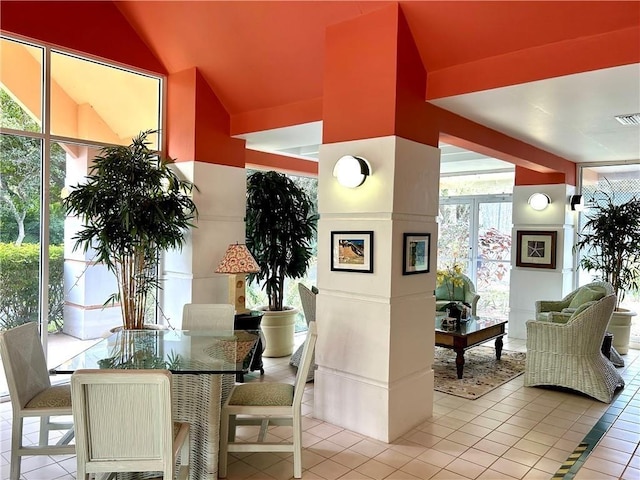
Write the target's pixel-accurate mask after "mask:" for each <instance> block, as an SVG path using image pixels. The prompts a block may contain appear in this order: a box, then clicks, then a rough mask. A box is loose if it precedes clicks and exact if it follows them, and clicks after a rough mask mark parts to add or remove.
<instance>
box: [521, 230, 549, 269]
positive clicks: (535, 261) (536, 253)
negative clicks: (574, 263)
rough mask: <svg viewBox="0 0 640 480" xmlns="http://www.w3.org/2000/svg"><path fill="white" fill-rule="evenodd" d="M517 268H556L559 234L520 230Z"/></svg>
mask: <svg viewBox="0 0 640 480" xmlns="http://www.w3.org/2000/svg"><path fill="white" fill-rule="evenodd" d="M516 234H517V237H518V238H517V247H516V248H517V251H516V266H518V267H534V268H549V269H554V268H556V240H557V236H558V232H538V231H531V230H518V232H516Z"/></svg>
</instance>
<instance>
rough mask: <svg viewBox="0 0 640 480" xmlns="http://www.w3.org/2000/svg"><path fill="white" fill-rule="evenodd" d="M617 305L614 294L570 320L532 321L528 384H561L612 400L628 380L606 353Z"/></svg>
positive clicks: (531, 385)
mask: <svg viewBox="0 0 640 480" xmlns="http://www.w3.org/2000/svg"><path fill="white" fill-rule="evenodd" d="M615 304H616V296H615V295H613V294H611V295H607V296H606V297H604V298H602V299H600V300H598V301H596V302H593V303H592V304H590V305H589V306H587V307H585V308H584V309H581V310H580V311H579V312H576V313H575V314H573V315H572V316H571V317H570V318H569V319H568V321H567V322H566V323H553V322H547V321H538V320H529V321H528V322H527V358H526V363H525V370H524V385H525V386H526V387H533V386H557V387H565V388H570V389H572V390H576V391H578V392H582V393H584V394H586V395H589V396H590V397H593V398H595V399H597V400H600V401H601V402H605V403H611V400H612V398H613V394H614V392H615V391H616V390H617V389H618V388H620V387H624V381H623V380H622V377H621V376H620V375H619V374H618V372H617V371H616V369H615V367H614V366H613V364H612V363H611V362H610V361H609V360H608V359H607V358H606V357H605V356H604V355H603V354H602V351H601V345H602V340H603V338H604V334H605V330H606V328H607V324H608V323H609V319H610V318H611V314H612V313H613V309H614V307H615Z"/></svg>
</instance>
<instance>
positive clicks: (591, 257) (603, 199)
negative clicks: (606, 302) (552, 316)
mask: <svg viewBox="0 0 640 480" xmlns="http://www.w3.org/2000/svg"><path fill="white" fill-rule="evenodd" d="M588 209H589V210H588V212H587V213H586V217H587V222H586V223H585V225H584V227H583V229H582V232H581V233H579V234H578V242H577V243H576V245H575V247H574V252H579V251H584V256H583V257H582V258H581V259H580V266H581V267H582V268H583V269H585V270H588V271H592V272H595V273H596V274H597V276H598V279H599V280H601V281H605V282H609V283H610V284H611V285H613V288H614V291H615V293H616V295H617V297H618V301H617V303H616V310H615V311H614V313H613V316H612V317H611V321H610V322H609V326H608V327H607V330H608V331H609V332H611V333H612V334H613V346H614V347H615V348H616V350H617V351H618V352H619V353H621V354H625V353H627V351H628V350H629V336H630V330H631V318H632V317H633V316H634V315H635V312H631V311H629V310H627V309H622V308H620V302H621V301H622V300H623V299H624V296H625V293H626V292H629V291H631V290H635V291H637V290H638V288H639V287H640V199H638V198H637V197H635V196H634V197H633V198H631V199H630V200H629V201H627V202H624V203H616V202H615V198H614V195H613V194H610V193H607V192H604V191H602V190H598V191H596V193H595V195H594V198H593V200H592V202H591V203H590V204H589V205H588Z"/></svg>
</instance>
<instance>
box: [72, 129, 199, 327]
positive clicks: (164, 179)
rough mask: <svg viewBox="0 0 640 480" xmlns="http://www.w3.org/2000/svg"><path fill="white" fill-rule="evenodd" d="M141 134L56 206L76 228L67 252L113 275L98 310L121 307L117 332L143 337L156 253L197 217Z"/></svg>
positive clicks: (109, 154)
mask: <svg viewBox="0 0 640 480" xmlns="http://www.w3.org/2000/svg"><path fill="white" fill-rule="evenodd" d="M155 133H157V131H155V130H147V131H144V132H141V133H140V134H139V135H138V136H137V137H135V138H134V139H133V140H132V143H131V145H129V146H113V147H105V148H102V149H101V151H100V154H99V155H98V156H96V158H95V159H94V163H93V165H92V166H91V168H90V169H89V175H88V176H87V179H86V182H85V183H83V184H80V185H76V186H75V187H72V188H71V192H70V193H69V194H68V196H67V197H66V198H64V199H63V205H64V207H65V210H66V212H67V214H69V215H76V216H78V217H79V219H80V220H81V221H82V227H81V228H80V229H79V230H78V231H77V232H76V233H75V236H74V237H73V238H72V239H73V240H75V241H76V242H75V244H74V247H73V248H74V249H77V248H82V249H83V251H84V252H85V253H86V252H87V251H89V250H90V249H92V250H93V251H95V261H97V262H101V263H103V264H104V265H106V267H107V268H108V269H109V271H111V272H113V273H114V274H115V276H116V279H117V284H118V291H117V292H116V293H113V294H112V295H111V296H110V297H109V298H108V299H107V300H106V302H105V304H108V303H112V302H116V303H119V304H120V308H121V312H122V322H123V328H124V329H127V330H129V329H142V328H144V324H145V321H144V320H145V309H146V306H147V297H148V295H149V294H150V293H151V294H152V292H153V291H154V290H155V289H156V288H157V287H158V286H159V283H158V278H157V274H156V272H157V266H158V262H159V258H160V253H161V252H162V251H164V250H167V249H171V248H181V247H182V245H183V244H184V242H185V234H186V232H187V229H188V228H189V227H192V226H193V225H192V224H191V220H192V219H193V218H194V217H195V216H196V215H197V209H196V205H195V203H194V202H193V200H192V199H191V196H190V193H191V192H192V190H193V188H195V186H194V185H193V184H192V183H191V182H189V181H187V180H182V179H180V178H179V177H178V176H177V174H176V173H175V172H174V171H173V170H172V168H171V164H172V163H174V160H172V159H170V158H163V157H161V156H160V155H159V154H158V152H156V151H154V150H151V149H150V148H149V144H150V142H149V141H148V140H147V137H148V136H149V135H152V134H155Z"/></svg>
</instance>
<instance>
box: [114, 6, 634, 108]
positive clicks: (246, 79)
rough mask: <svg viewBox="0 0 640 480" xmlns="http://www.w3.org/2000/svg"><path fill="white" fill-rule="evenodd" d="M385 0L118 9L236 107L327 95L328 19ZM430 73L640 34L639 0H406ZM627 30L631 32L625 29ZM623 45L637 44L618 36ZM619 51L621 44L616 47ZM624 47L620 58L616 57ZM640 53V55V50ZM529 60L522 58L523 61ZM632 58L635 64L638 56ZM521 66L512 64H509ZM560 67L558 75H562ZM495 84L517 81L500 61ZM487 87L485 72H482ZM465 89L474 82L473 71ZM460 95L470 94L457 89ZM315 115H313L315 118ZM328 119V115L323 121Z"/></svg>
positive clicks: (583, 63)
mask: <svg viewBox="0 0 640 480" xmlns="http://www.w3.org/2000/svg"><path fill="white" fill-rule="evenodd" d="M390 3H395V2H386V1H347V2H341V1H226V2H224V1H195V2H171V1H160V2H154V1H123V2H116V5H117V7H118V9H119V10H120V11H121V12H122V13H123V15H124V16H125V17H126V18H127V20H128V21H129V23H130V24H131V25H132V26H133V27H134V29H135V30H136V31H137V32H138V33H139V35H140V36H141V38H142V39H143V41H144V42H145V43H146V44H147V45H148V46H149V47H150V49H151V51H152V52H154V54H155V55H156V56H157V57H158V58H159V59H160V61H161V62H162V63H163V64H164V66H165V67H166V69H167V71H168V72H170V73H173V72H179V71H181V70H184V69H187V68H192V67H193V66H196V67H197V68H198V69H199V70H200V71H201V73H202V75H203V76H204V78H205V79H206V81H207V82H208V83H209V84H210V85H211V87H212V88H213V90H214V91H215V92H216V94H217V95H218V97H219V98H220V100H221V102H222V103H223V105H224V106H225V107H226V109H227V110H228V112H229V113H230V114H232V115H234V114H239V113H246V112H252V111H256V110H260V109H267V108H275V107H278V106H282V105H288V104H295V103H298V102H309V101H313V100H314V99H317V98H320V97H321V96H322V87H323V61H324V58H323V52H324V40H325V30H326V28H327V26H329V25H332V24H335V23H339V22H342V21H345V20H348V19H352V18H354V17H356V16H358V15H362V14H366V13H368V12H371V11H373V10H376V9H379V8H382V7H385V6H387V5H388V4H390ZM399 3H400V5H401V8H402V11H403V13H404V15H405V16H406V18H407V21H408V24H409V27H410V29H411V32H412V34H413V36H414V39H415V42H416V44H417V46H418V50H419V53H420V56H421V58H422V61H423V63H424V65H425V68H426V70H427V72H428V74H430V73H433V72H446V71H447V69H451V68H452V67H459V66H462V65H473V66H474V68H475V70H474V71H478V69H479V70H480V71H481V70H482V65H483V62H487V65H494V63H492V62H495V60H496V59H500V58H501V57H505V56H509V55H520V57H519V58H520V59H521V56H522V55H523V52H524V53H526V52H533V53H534V54H535V53H536V52H538V53H539V52H540V49H541V48H543V47H544V46H545V45H549V44H554V46H555V45H559V46H563V45H564V46H566V45H568V44H571V43H572V42H584V41H585V39H596V42H600V40H602V39H606V37H607V36H609V35H612V34H613V33H614V32H618V33H619V32H625V31H626V32H631V33H632V35H631V38H635V37H634V36H633V34H635V35H636V36H637V31H638V26H639V25H640V2H637V1H634V2H609V1H603V2H594V1H586V2H577V1H566V2H555V1H542V2H525V1H523V2H519V1H509V2H507V1H493V2H485V1H401V2H399ZM625 38H627V37H625ZM617 47H618V48H620V49H631V50H633V49H635V52H637V50H638V46H637V45H631V46H629V45H626V46H625V45H623V44H618V45H617ZM602 50H603V51H598V50H597V45H596V48H592V49H589V50H587V51H583V52H582V55H581V57H583V58H581V59H580V58H578V59H576V58H575V54H574V53H575V52H573V51H571V50H570V49H569V51H568V53H567V55H571V58H570V60H571V61H570V62H567V63H568V64H570V68H571V70H572V71H570V72H563V74H567V73H576V72H578V71H582V70H591V69H593V68H594V66H593V64H594V59H593V57H594V55H595V56H596V57H597V60H596V63H597V64H598V65H597V67H598V68H605V67H608V66H615V65H618V64H620V63H621V62H622V63H624V61H625V58H627V57H628V55H627V56H623V59H622V60H620V54H619V52H616V51H610V49H602ZM613 50H615V49H613ZM616 54H618V57H617V58H616ZM631 55H632V56H633V55H635V56H636V59H635V61H636V62H637V61H638V58H637V55H638V54H637V53H634V52H633V51H631ZM545 58H546V57H543V59H542V60H540V58H539V56H538V58H537V60H536V62H537V63H538V65H537V66H536V68H533V69H531V72H530V73H527V76H529V77H531V78H529V80H533V79H539V78H544V77H545V75H546V74H545V72H547V71H548V72H549V74H548V75H546V76H551V75H553V74H554V72H558V71H562V70H561V69H560V70H558V66H557V65H555V66H554V65H553V64H554V63H556V64H557V63H558V62H562V61H563V60H568V59H566V58H565V59H563V58H557V57H555V58H554V57H551V56H549V57H548V64H547V62H546V61H545ZM520 61H521V60H520ZM629 63H631V62H629ZM510 68H513V65H511V64H507V65H505V66H504V70H505V71H507V70H509V69H510ZM555 74H556V75H557V73H555ZM491 75H492V79H491V82H490V83H493V84H494V86H503V85H504V84H507V83H509V82H512V81H513V80H510V79H509V78H508V77H506V76H505V79H504V80H501V76H502V73H501V72H500V71H499V69H498V70H496V68H495V66H493V67H492V74H491ZM483 82H484V83H483V89H484V88H486V79H485V80H483ZM463 88H464V89H465V90H466V91H473V90H474V89H475V87H474V82H473V78H471V79H470V78H465V79H464V87H463ZM455 93H457V94H458V93H464V92H461V91H457V92H455ZM309 120H312V119H309ZM315 120H319V119H315Z"/></svg>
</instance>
